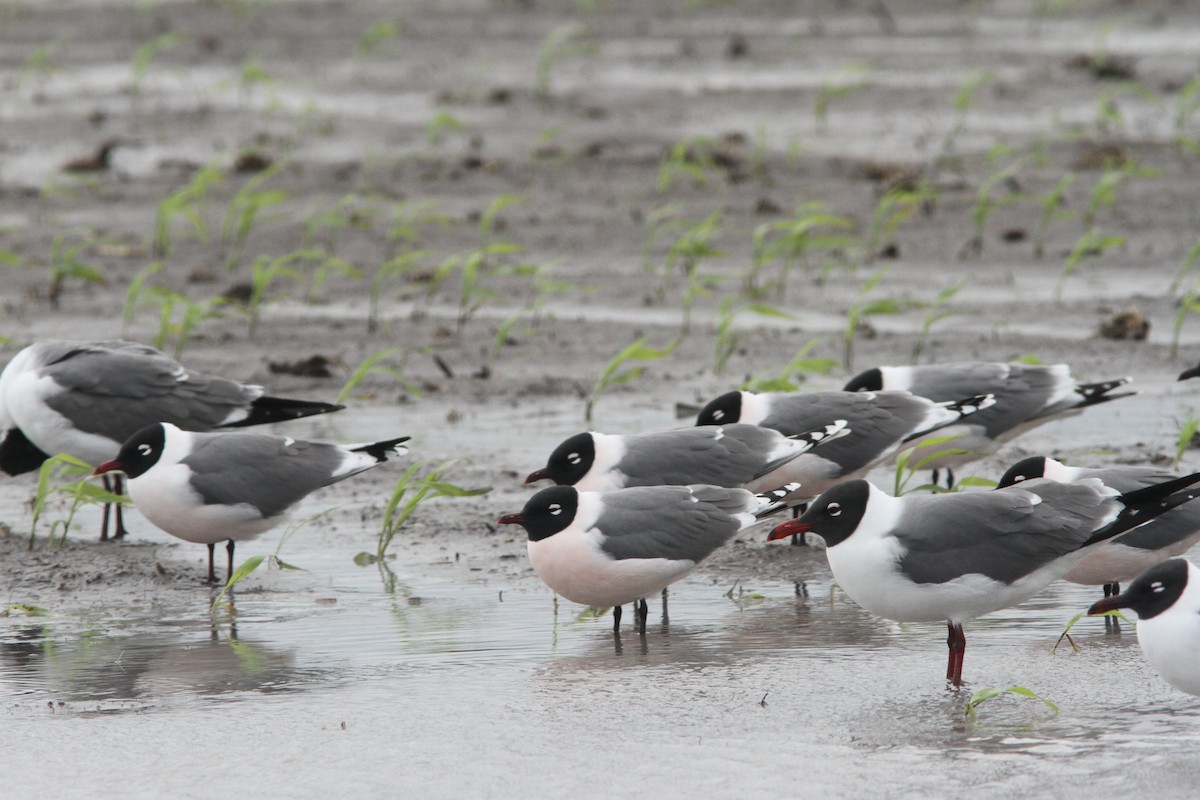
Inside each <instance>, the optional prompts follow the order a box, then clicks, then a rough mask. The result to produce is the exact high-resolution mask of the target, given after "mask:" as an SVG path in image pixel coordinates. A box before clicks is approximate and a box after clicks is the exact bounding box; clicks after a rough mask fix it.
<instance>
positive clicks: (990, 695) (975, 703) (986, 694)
mask: <svg viewBox="0 0 1200 800" xmlns="http://www.w3.org/2000/svg"><path fill="white" fill-rule="evenodd" d="M1006 694H1012V695H1018V696H1020V697H1028V698H1030V699H1033V700H1040V701H1041V702H1042V703H1044V704H1045V705H1046V706H1047V707H1048V708H1049V709H1050V710H1051V711H1053V712H1054V714H1055V715H1057V714H1058V706H1056V705H1055V704H1054V703H1052V702H1050V701H1049V700H1047V699H1046V698H1044V697H1042V696H1041V695H1039V694H1038V693H1037V692H1034V691H1032V690H1031V689H1026V688H1025V687H1024V686H1010V687H1008V688H1007V689H997V688H995V687H988V688H986V689H980V690H979V691H977V692H975V694H973V695H971V699H970V700H968V701H967V702H966V705H965V706H964V707H963V714H964V715H965V716H966V718H967V719H969V720H971V721H972V722H974V721H975V719H976V717H977V716H978V709H979V706H981V705H982V704H984V703H986V702H987V701H988V700H994V699H995V698H997V697H1000V696H1002V695H1006Z"/></svg>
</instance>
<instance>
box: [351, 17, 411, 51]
mask: <svg viewBox="0 0 1200 800" xmlns="http://www.w3.org/2000/svg"><path fill="white" fill-rule="evenodd" d="M400 30H401V28H400V23H398V22H396V20H394V19H380V20H376V21H375V22H372V23H371V24H370V25H368V26H367V29H366V30H365V31H363V33H362V36H360V37H358V43H357V44H355V45H354V57H355V59H357V60H359V61H362V60H364V59H367V58H370V57H371V56H372V55H374V54H375V53H376V52H377V51H379V49H380V48H382V47H383V45H385V44H387V43H388V42H392V41H395V40H396V39H398V38H400Z"/></svg>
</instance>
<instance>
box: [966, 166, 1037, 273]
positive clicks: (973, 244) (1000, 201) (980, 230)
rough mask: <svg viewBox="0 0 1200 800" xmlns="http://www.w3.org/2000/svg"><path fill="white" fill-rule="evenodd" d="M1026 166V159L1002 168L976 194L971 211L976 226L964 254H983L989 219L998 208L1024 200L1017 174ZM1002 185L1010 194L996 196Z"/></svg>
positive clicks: (988, 177)
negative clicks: (985, 232) (997, 189)
mask: <svg viewBox="0 0 1200 800" xmlns="http://www.w3.org/2000/svg"><path fill="white" fill-rule="evenodd" d="M1023 166H1025V159H1023V158H1019V159H1017V160H1016V161H1013V162H1012V163H1011V164H1009V165H1008V166H1005V167H1001V168H1000V169H997V170H996V171H995V172H993V173H992V174H991V175H988V176H987V177H986V178H985V179H984V180H983V182H982V183H981V184H979V189H978V190H977V191H976V192H975V205H974V206H973V207H972V210H971V222H972V223H973V224H974V226H975V233H974V235H973V236H972V237H971V238H970V239H969V240H968V241H967V243H966V245H964V246H963V250H962V252H963V254H971V255H975V256H978V255H980V254H981V253H982V252H983V244H984V231H985V229H986V228H987V221H988V217H989V216H991V214H992V212H993V211H995V210H996V209H998V208H1003V207H1005V206H1009V205H1012V204H1013V203H1017V202H1020V201H1021V200H1023V199H1024V195H1023V194H1022V193H1021V191H1020V185H1019V184H1018V183H1017V178H1016V175H1017V172H1019V171H1020V170H1021V168H1022V167H1023ZM1001 184H1003V185H1004V187H1005V188H1006V189H1008V193H1007V194H1004V195H1002V196H996V195H995V191H996V188H997V187H998V186H1000V185H1001Z"/></svg>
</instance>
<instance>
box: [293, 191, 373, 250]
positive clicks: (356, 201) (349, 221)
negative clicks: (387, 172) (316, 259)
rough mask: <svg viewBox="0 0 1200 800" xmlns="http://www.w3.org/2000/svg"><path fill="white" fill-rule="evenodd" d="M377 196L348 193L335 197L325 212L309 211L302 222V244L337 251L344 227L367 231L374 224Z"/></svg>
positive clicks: (307, 246) (305, 246)
mask: <svg viewBox="0 0 1200 800" xmlns="http://www.w3.org/2000/svg"><path fill="white" fill-rule="evenodd" d="M376 200H377V198H375V197H373V196H364V195H361V194H357V193H355V192H351V193H349V194H346V195H343V196H342V197H340V198H338V201H337V203H335V204H334V207H333V208H331V209H329V210H328V211H320V212H316V213H314V214H311V215H310V216H309V217H308V219H307V220H305V222H304V236H303V240H302V245H301V247H303V248H306V249H307V248H311V247H319V248H321V249H322V250H324V251H325V252H326V253H328V254H329V255H333V254H335V253H337V249H338V242H339V240H340V238H341V235H342V233H343V232H345V231H347V230H360V231H368V230H371V228H373V227H374V225H375V219H376V217H378V216H379V213H380V210H381V209H380V207H379V206H378V205H377V203H376Z"/></svg>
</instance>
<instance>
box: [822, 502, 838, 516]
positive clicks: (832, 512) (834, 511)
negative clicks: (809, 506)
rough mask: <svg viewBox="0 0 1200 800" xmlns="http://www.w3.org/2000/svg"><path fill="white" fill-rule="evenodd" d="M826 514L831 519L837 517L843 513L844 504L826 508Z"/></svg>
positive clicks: (835, 504) (833, 504)
mask: <svg viewBox="0 0 1200 800" xmlns="http://www.w3.org/2000/svg"><path fill="white" fill-rule="evenodd" d="M825 513H826V514H828V515H829V516H831V517H836V516H837V515H838V514H841V513H842V504H841V503H830V504H829V505H827V506H825Z"/></svg>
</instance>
